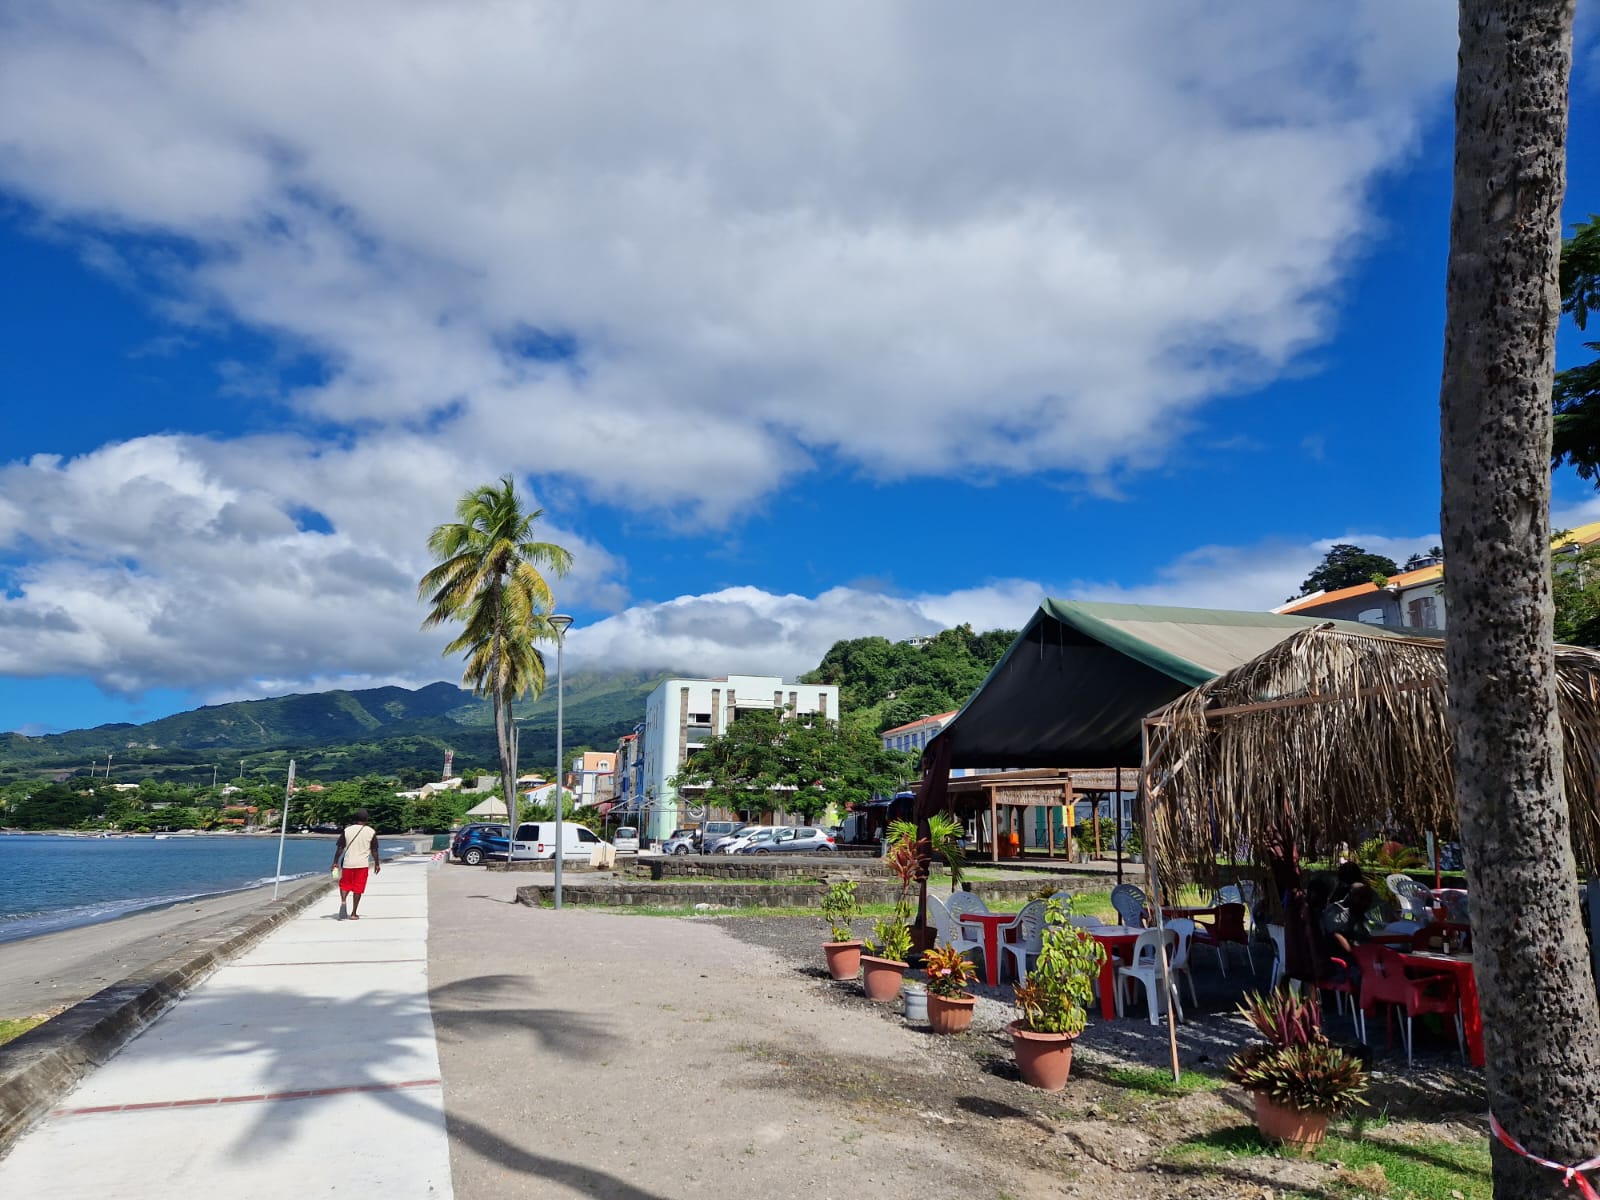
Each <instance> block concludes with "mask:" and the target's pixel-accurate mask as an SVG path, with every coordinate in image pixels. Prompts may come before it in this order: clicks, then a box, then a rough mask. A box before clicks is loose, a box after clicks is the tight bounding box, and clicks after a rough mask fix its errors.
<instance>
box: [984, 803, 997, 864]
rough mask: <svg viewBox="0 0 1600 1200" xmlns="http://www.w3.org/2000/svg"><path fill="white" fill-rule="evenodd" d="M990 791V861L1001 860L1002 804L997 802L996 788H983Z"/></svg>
mask: <svg viewBox="0 0 1600 1200" xmlns="http://www.w3.org/2000/svg"><path fill="white" fill-rule="evenodd" d="M983 790H984V791H986V792H988V793H989V861H990V862H992V863H997V862H999V861H1000V806H999V805H998V804H997V803H996V802H995V796H994V788H992V787H986V788H984V789H983Z"/></svg>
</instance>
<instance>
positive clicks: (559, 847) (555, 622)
mask: <svg viewBox="0 0 1600 1200" xmlns="http://www.w3.org/2000/svg"><path fill="white" fill-rule="evenodd" d="M571 627H572V618H571V617H569V616H566V615H565V614H563V613H557V614H556V615H555V616H553V617H551V618H550V628H551V629H554V630H555V631H556V892H555V900H556V909H557V910H558V911H559V910H560V908H561V857H562V851H563V850H565V849H566V842H565V841H564V840H563V839H562V836H561V809H562V804H561V780H562V778H563V772H562V770H561V754H562V750H561V725H562V722H563V720H564V719H565V716H566V714H565V712H564V711H563V708H562V697H561V651H562V648H563V647H564V646H566V644H567V630H568V629H570V628H571Z"/></svg>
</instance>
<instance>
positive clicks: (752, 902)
mask: <svg viewBox="0 0 1600 1200" xmlns="http://www.w3.org/2000/svg"><path fill="white" fill-rule="evenodd" d="M1053 882H1055V883H1056V884H1057V887H1058V890H1060V891H1065V892H1081V891H1090V890H1093V889H1095V888H1096V887H1099V886H1100V885H1101V883H1102V881H1101V880H1099V879H1093V878H1084V879H1073V878H1066V879H1061V880H1058V881H1053ZM1039 887H1040V881H1039V880H1037V879H993V880H991V879H985V880H983V881H982V882H979V883H974V884H973V885H972V888H971V890H972V892H973V894H974V895H977V896H980V897H982V898H983V899H985V900H1002V899H1007V900H1019V899H1025V898H1027V897H1028V896H1029V895H1031V894H1032V893H1033V892H1034V891H1036V890H1037V889H1038V888H1039ZM554 890H555V889H554V888H553V887H550V886H547V885H544V884H534V885H532V886H530V887H519V888H518V889H517V901H518V903H520V904H527V905H529V906H531V907H533V908H541V907H543V906H544V905H546V904H548V903H551V893H552V892H553V891H554ZM827 890H828V885H827V884H825V883H815V882H812V883H739V882H733V881H726V882H716V881H710V880H705V881H700V882H694V883H666V882H662V883H657V882H651V883H645V882H644V881H642V880H641V881H639V882H637V883H636V882H633V881H632V880H628V879H616V880H607V881H596V882H593V883H566V882H564V881H563V884H562V888H561V902H562V903H563V904H587V905H590V906H591V907H594V906H598V907H602V908H680V907H686V906H687V907H692V906H694V905H696V904H711V905H715V906H717V907H718V908H817V907H818V906H820V905H821V903H822V896H823V893H824V892H826V891H827ZM897 894H898V888H897V886H896V885H895V884H893V883H890V882H887V881H885V882H877V881H868V882H864V883H861V884H859V885H858V886H857V888H856V899H858V900H859V901H860V902H861V903H862V904H890V903H893V902H894V899H895V896H896V895H897ZM945 894H946V889H945V888H944V887H932V888H930V889H929V895H934V896H939V895H945Z"/></svg>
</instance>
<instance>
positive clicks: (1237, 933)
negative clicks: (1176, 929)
mask: <svg viewBox="0 0 1600 1200" xmlns="http://www.w3.org/2000/svg"><path fill="white" fill-rule="evenodd" d="M1235 894H1237V891H1236V892H1235ZM1244 915H1245V909H1244V902H1243V901H1241V900H1235V901H1230V902H1227V903H1223V904H1219V905H1217V908H1216V913H1215V915H1214V916H1213V917H1212V919H1211V922H1210V924H1207V923H1206V922H1205V921H1200V922H1198V924H1199V928H1198V929H1197V930H1196V931H1195V935H1194V936H1195V942H1196V943H1197V944H1198V945H1201V946H1210V947H1211V948H1212V949H1213V950H1215V951H1216V952H1217V963H1218V965H1219V966H1221V968H1222V974H1223V976H1224V978H1226V976H1227V974H1228V947H1229V946H1234V945H1237V946H1243V947H1244V952H1245V957H1246V958H1248V959H1249V960H1250V973H1251V974H1252V975H1254V974H1255V973H1256V955H1255V950H1254V949H1253V948H1252V947H1251V945H1250V933H1249V931H1248V930H1247V929H1246V928H1245V923H1244Z"/></svg>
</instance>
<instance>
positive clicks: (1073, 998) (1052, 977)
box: [1010, 900, 1106, 1092]
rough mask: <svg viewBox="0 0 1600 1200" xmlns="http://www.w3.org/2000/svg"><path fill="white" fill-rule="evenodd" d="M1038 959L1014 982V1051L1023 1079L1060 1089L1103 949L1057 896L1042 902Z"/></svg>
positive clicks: (1083, 1021) (1085, 1017)
mask: <svg viewBox="0 0 1600 1200" xmlns="http://www.w3.org/2000/svg"><path fill="white" fill-rule="evenodd" d="M1044 921H1045V923H1044V930H1043V931H1042V933H1041V934H1040V941H1041V943H1042V945H1041V949H1040V951H1039V958H1038V961H1037V962H1036V963H1035V965H1034V968H1033V970H1032V971H1031V972H1029V974H1028V979H1027V982H1025V983H1021V984H1018V985H1017V987H1016V997H1017V1009H1018V1011H1020V1012H1021V1013H1022V1019H1021V1020H1020V1021H1013V1022H1012V1023H1011V1025H1010V1029H1011V1046H1012V1052H1013V1053H1014V1054H1015V1055H1016V1059H1017V1070H1018V1071H1020V1072H1021V1073H1022V1079H1023V1082H1024V1083H1028V1084H1031V1085H1032V1086H1034V1087H1036V1088H1043V1089H1044V1090H1045V1091H1047V1092H1059V1091H1060V1090H1061V1089H1062V1088H1063V1087H1065V1086H1066V1084H1067V1075H1068V1073H1069V1072H1070V1071H1071V1070H1072V1043H1073V1042H1074V1041H1075V1040H1076V1039H1077V1037H1078V1035H1079V1034H1080V1033H1082V1032H1083V1027H1084V1026H1085V1025H1086V1024H1088V1021H1089V1012H1088V1006H1089V1003H1090V1002H1091V1001H1092V1000H1093V999H1094V986H1095V981H1096V980H1098V979H1099V977H1100V967H1101V964H1103V963H1104V962H1105V960H1106V950H1105V947H1104V946H1102V945H1101V944H1100V943H1099V942H1097V941H1095V940H1094V938H1092V937H1090V936H1089V934H1087V933H1086V932H1084V931H1083V930H1082V929H1079V928H1078V927H1077V926H1075V925H1073V924H1071V923H1070V922H1069V921H1068V920H1067V912H1066V909H1065V908H1064V907H1063V906H1062V904H1061V901H1059V900H1050V901H1048V902H1047V903H1046V904H1045V910H1044Z"/></svg>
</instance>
